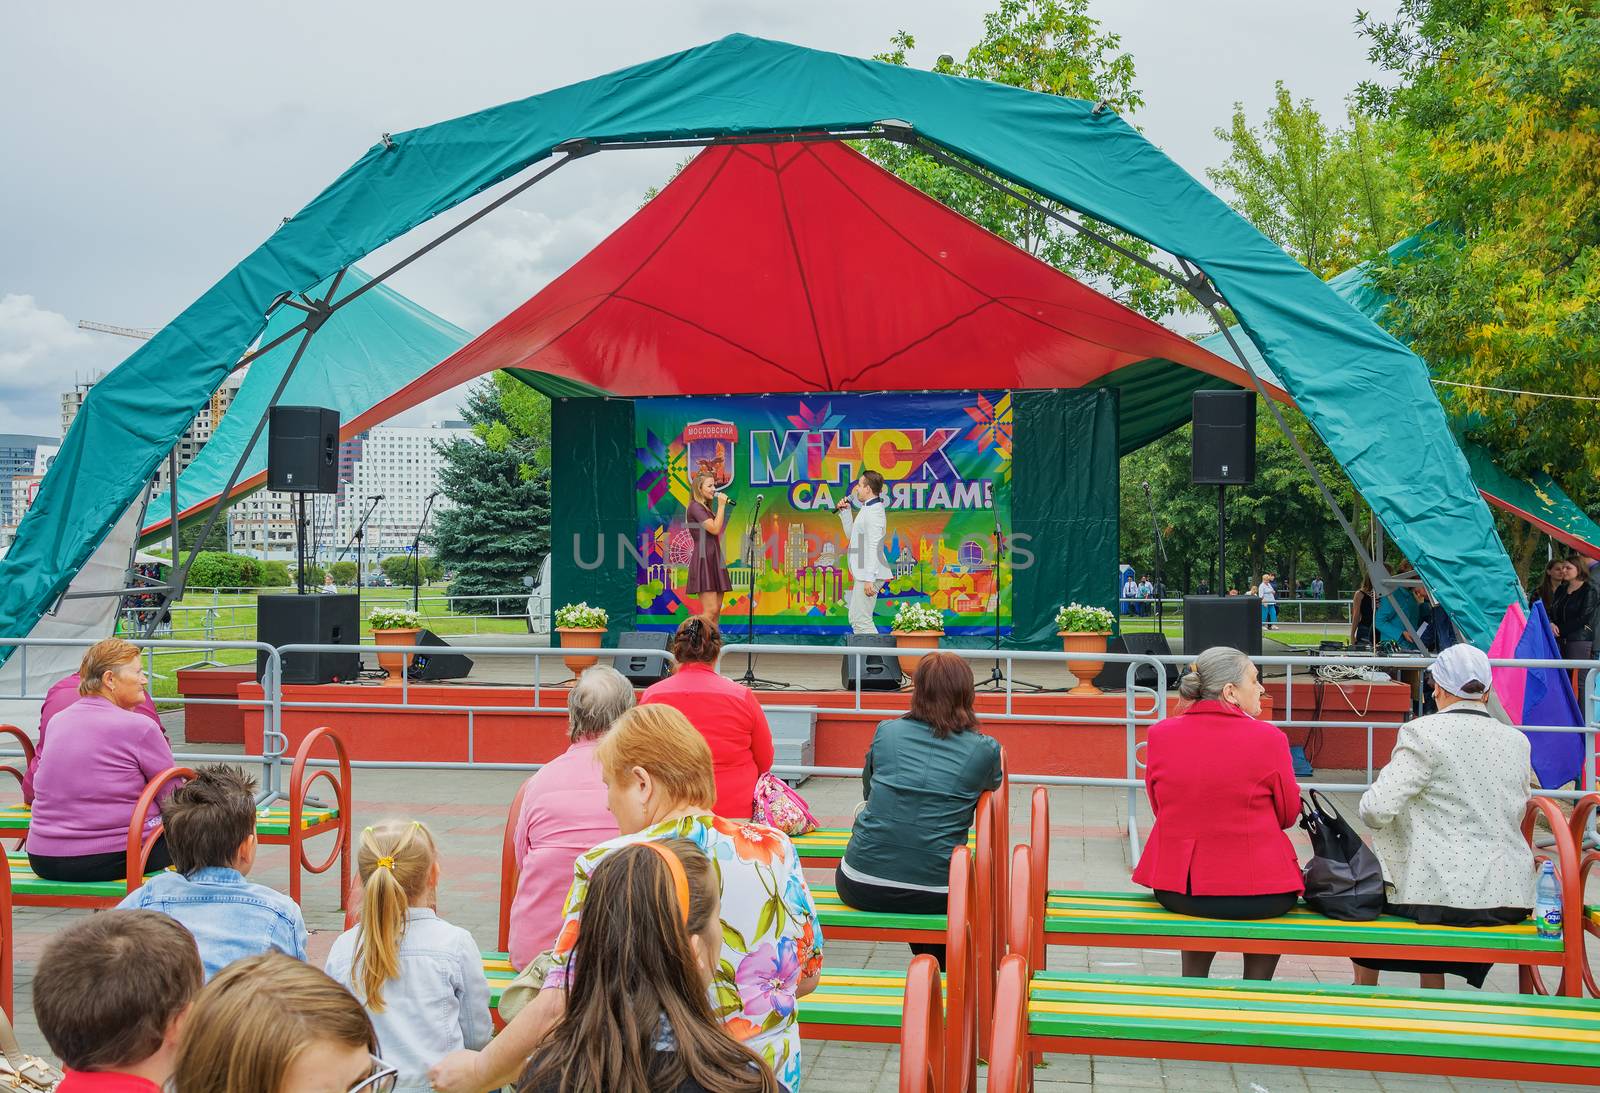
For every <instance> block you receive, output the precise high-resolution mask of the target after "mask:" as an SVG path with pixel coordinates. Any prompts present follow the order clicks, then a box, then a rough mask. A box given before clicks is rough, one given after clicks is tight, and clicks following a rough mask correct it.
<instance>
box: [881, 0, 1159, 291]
mask: <svg viewBox="0 0 1600 1093" xmlns="http://www.w3.org/2000/svg"><path fill="white" fill-rule="evenodd" d="M1088 9H1089V3H1088V0H1000V6H999V7H998V8H997V9H996V10H995V11H992V12H990V13H989V14H988V15H986V16H984V25H983V37H982V38H981V39H980V40H979V41H978V43H977V44H976V45H974V46H973V47H972V48H971V49H969V50H968V51H967V54H966V56H965V58H963V59H961V60H956V59H955V58H953V57H951V56H949V55H945V56H942V57H940V58H939V60H938V62H937V63H936V64H935V65H934V71H935V72H940V73H943V74H945V75H949V76H966V77H970V78H973V79H979V80H989V81H990V82H992V83H1001V84H1009V85H1011V86H1013V87H1025V88H1028V89H1029V90H1031V91H1038V92H1042V93H1044V94H1047V95H1061V96H1064V97H1070V98H1078V99H1086V100H1089V101H1091V102H1098V101H1101V100H1105V101H1106V102H1107V103H1108V104H1109V105H1110V106H1111V107H1112V108H1114V109H1116V110H1117V111H1118V113H1120V114H1122V115H1123V116H1124V117H1127V116H1129V115H1131V114H1132V113H1133V112H1134V111H1136V110H1137V109H1138V108H1139V107H1140V106H1141V105H1142V104H1143V102H1144V98H1143V96H1142V95H1141V94H1140V92H1139V90H1138V88H1137V86H1136V85H1135V82H1134V66H1133V56H1132V54H1130V53H1128V52H1126V51H1124V50H1123V49H1122V40H1121V38H1120V37H1119V36H1118V35H1116V34H1112V33H1110V32H1107V31H1105V30H1103V29H1102V28H1101V25H1100V23H1099V21H1098V20H1096V19H1095V18H1093V17H1092V16H1090V15H1089V14H1088ZM915 47H916V39H915V38H914V37H913V36H912V35H911V34H910V33H909V32H907V31H904V30H902V31H901V32H899V33H898V34H896V35H895V36H894V37H893V38H892V39H891V40H890V47H889V49H888V50H887V51H886V52H884V53H881V54H879V55H878V56H877V60H880V61H886V62H888V63H890V64H896V65H904V64H906V63H907V56H908V54H909V53H910V51H911V50H912V49H914V48H915ZM863 151H864V152H865V153H866V154H867V155H868V156H870V157H871V158H872V159H873V160H874V161H876V162H877V163H878V164H880V165H881V166H883V167H885V168H887V169H888V170H890V171H893V172H894V173H895V174H897V175H899V176H900V177H901V178H902V179H904V180H905V181H906V182H908V183H910V184H911V185H913V186H915V187H916V188H917V189H919V190H921V191H922V192H923V193H926V194H928V195H929V196H930V197H933V198H935V199H937V200H938V201H940V202H942V203H943V204H945V205H947V206H949V207H950V208H952V209H954V210H956V211H957V212H959V213H961V214H962V215H963V216H965V217H967V218H968V219H969V220H972V221H973V222H975V223H977V224H979V225H981V226H983V227H984V228H987V229H988V230H989V231H991V232H994V233H995V234H996V235H998V236H1000V237H1001V238H1002V239H1006V240H1009V241H1010V242H1012V243H1014V244H1016V245H1017V246H1018V247H1021V248H1022V249H1023V250H1025V251H1027V252H1028V253H1029V254H1031V255H1033V256H1034V257H1036V258H1038V259H1040V260H1042V261H1045V262H1048V263H1049V264H1050V265H1052V266H1055V267H1056V268H1057V269H1059V270H1062V271H1063V272H1065V273H1068V274H1071V275H1072V276H1074V277H1077V278H1078V279H1080V280H1084V281H1088V282H1091V283H1093V284H1094V285H1095V287H1096V288H1098V289H1099V290H1100V291H1103V292H1105V293H1106V294H1107V295H1110V296H1113V297H1115V298H1116V299H1118V300H1120V301H1121V302H1122V303H1125V304H1127V305H1128V306H1129V307H1131V308H1133V309H1134V310H1136V311H1139V312H1142V313H1143V314H1145V315H1148V316H1150V317H1151V318H1159V317H1160V316H1162V315H1164V314H1166V313H1167V312H1169V311H1171V310H1172V309H1173V308H1174V307H1175V306H1177V305H1178V304H1179V302H1180V301H1179V299H1178V294H1177V290H1176V289H1175V288H1174V287H1173V286H1172V285H1171V283H1170V282H1168V281H1167V280H1165V279H1164V278H1162V277H1160V276H1158V275H1156V274H1154V273H1152V272H1150V271H1149V270H1147V269H1145V268H1143V267H1142V266H1140V265H1139V264H1138V263H1136V262H1133V261H1131V260H1129V259H1128V258H1126V257H1125V256H1123V255H1121V254H1118V253H1117V252H1115V251H1113V250H1111V249H1109V248H1107V247H1104V246H1102V245H1101V244H1099V243H1096V242H1094V241H1092V240H1089V239H1085V238H1084V237H1082V236H1080V235H1078V234H1077V233H1075V232H1073V231H1071V230H1069V229H1067V228H1064V227H1062V226H1061V225H1060V224H1058V223H1056V222H1055V221H1053V220H1051V219H1050V218H1048V217H1046V216H1045V215H1044V214H1043V213H1041V212H1038V211H1036V210H1034V209H1031V208H1029V207H1028V206H1026V205H1023V204H1022V203H1021V202H1019V201H1017V200H1016V199H1015V198H1012V197H1008V196H1006V195H1005V194H1003V193H1000V192H999V191H998V190H996V189H994V188H993V187H992V186H989V185H987V184H986V183H984V182H981V181H979V180H978V179H975V178H973V177H971V176H970V175H968V174H966V173H964V172H963V171H960V170H958V169H956V168H954V167H949V166H946V165H944V164H942V163H939V162H937V161H936V160H933V159H931V158H929V157H928V156H926V155H924V154H923V153H921V152H919V151H917V150H915V149H912V148H908V147H906V146H905V145H901V144H895V143H891V142H889V141H870V142H867V144H866V146H865V147H864V148H863ZM952 154H953V153H952ZM969 166H972V167H973V169H974V170H976V171H978V172H979V173H980V174H983V175H986V176H988V177H991V178H993V177H995V176H994V175H993V173H992V172H989V171H986V170H984V169H983V168H981V167H977V166H976V165H969ZM1040 200H1041V202H1042V203H1043V204H1045V205H1046V206H1048V207H1050V208H1052V209H1053V210H1055V211H1056V212H1059V213H1070V214H1071V215H1072V216H1073V217H1074V218H1076V219H1078V220H1081V221H1082V222H1084V223H1085V224H1086V225H1087V226H1089V227H1091V228H1093V229H1094V230H1096V231H1099V232H1101V233H1103V234H1104V235H1107V236H1109V237H1110V238H1112V239H1114V240H1116V241H1117V242H1118V243H1119V244H1121V245H1122V246H1124V247H1126V248H1128V249H1129V250H1130V251H1132V252H1134V253H1135V254H1138V255H1141V256H1146V257H1148V256H1149V255H1151V254H1152V253H1153V252H1154V249H1153V248H1152V247H1151V246H1150V245H1149V244H1148V243H1145V242H1144V241H1143V240H1141V239H1136V238H1134V237H1133V236H1131V235H1128V234H1127V233H1126V232H1123V231H1121V230H1120V229H1118V228H1114V227H1112V226H1110V225H1108V224H1103V223H1100V222H1099V221H1097V220H1094V219H1092V218H1090V217H1086V216H1083V215H1082V214H1080V213H1077V212H1075V211H1073V210H1069V209H1067V208H1066V207H1065V206H1062V205H1058V204H1056V203H1055V202H1051V201H1048V200H1045V199H1043V198H1040Z"/></svg>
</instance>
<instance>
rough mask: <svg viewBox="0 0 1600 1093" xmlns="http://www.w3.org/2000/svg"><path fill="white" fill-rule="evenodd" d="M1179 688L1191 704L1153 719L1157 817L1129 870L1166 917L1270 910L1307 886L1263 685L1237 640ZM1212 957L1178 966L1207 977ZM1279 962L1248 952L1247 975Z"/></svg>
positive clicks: (1281, 747)
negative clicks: (1292, 838)
mask: <svg viewBox="0 0 1600 1093" xmlns="http://www.w3.org/2000/svg"><path fill="white" fill-rule="evenodd" d="M1178 689H1179V693H1180V694H1181V695H1182V696H1183V698H1185V699H1186V700H1188V701H1189V702H1190V703H1191V705H1190V706H1189V707H1188V708H1187V709H1185V710H1184V712H1182V713H1180V714H1178V715H1177V716H1176V717H1169V718H1167V719H1165V720H1163V721H1158V722H1157V723H1156V724H1154V725H1152V726H1150V735H1149V744H1148V747H1147V748H1146V752H1145V772H1144V780H1145V788H1146V791H1147V792H1148V794H1149V797H1150V809H1151V811H1152V812H1154V813H1155V826H1154V827H1153V828H1151V831H1150V838H1149V840H1148V841H1147V842H1146V843H1145V848H1144V853H1143V854H1142V855H1141V856H1140V858H1139V865H1138V867H1137V868H1136V869H1134V871H1133V879H1134V881H1135V883H1138V884H1142V885H1145V886H1146V887H1148V888H1153V889H1154V890H1155V895H1156V899H1157V900H1158V901H1160V903H1161V905H1162V906H1163V907H1165V908H1166V909H1167V910H1169V911H1171V912H1173V913H1174V914H1179V915H1193V916H1195V917H1199V918H1226V919H1258V918H1276V917H1277V916H1278V915H1281V914H1284V913H1285V912H1287V911H1288V910H1289V909H1290V908H1291V907H1293V906H1294V905H1295V903H1296V901H1297V900H1298V899H1299V898H1300V893H1301V891H1302V890H1303V889H1304V885H1303V884H1302V882H1301V879H1300V863H1299V860H1298V859H1297V858H1296V856H1295V851H1294V846H1293V845H1292V844H1291V843H1290V842H1289V837H1288V836H1287V835H1285V834H1284V829H1285V828H1288V827H1291V826H1293V824H1294V822H1295V820H1296V819H1297V818H1298V817H1299V814H1300V787H1299V785H1298V784H1297V783H1296V782H1295V778H1294V765H1293V763H1292V762H1291V761H1290V759H1289V742H1288V740H1287V739H1286V738H1285V737H1284V735H1283V733H1282V732H1281V731H1280V730H1279V729H1278V728H1277V727H1276V726H1273V725H1269V724H1267V723H1266V722H1264V721H1258V720H1257V717H1258V716H1259V715H1260V713H1261V696H1262V695H1263V694H1264V693H1265V691H1266V689H1265V688H1264V687H1262V686H1261V679H1260V675H1259V673H1258V672H1257V671H1256V666H1255V665H1254V664H1252V663H1251V662H1250V658H1249V657H1247V656H1246V655H1245V654H1243V653H1241V652H1240V651H1239V650H1237V649H1230V648H1228V647H1226V646H1217V647H1215V648H1211V649H1207V650H1206V651H1205V652H1203V653H1201V654H1200V655H1199V656H1198V657H1196V658H1195V661H1194V664H1193V665H1192V666H1191V667H1190V669H1189V671H1188V673H1187V674H1185V675H1184V677H1183V679H1182V680H1181V681H1180V682H1179V685H1178ZM1215 956H1216V954H1215V953H1208V952H1185V953H1184V954H1183V957H1182V961H1183V974H1184V975H1187V976H1199V977H1201V978H1204V977H1205V976H1207V975H1208V974H1210V971H1211V962H1212V959H1213V957H1215ZM1277 966H1278V956H1277V954H1275V953H1246V954H1245V956H1244V977H1245V978H1246V979H1271V978H1272V973H1273V972H1274V971H1275V970H1276V969H1277Z"/></svg>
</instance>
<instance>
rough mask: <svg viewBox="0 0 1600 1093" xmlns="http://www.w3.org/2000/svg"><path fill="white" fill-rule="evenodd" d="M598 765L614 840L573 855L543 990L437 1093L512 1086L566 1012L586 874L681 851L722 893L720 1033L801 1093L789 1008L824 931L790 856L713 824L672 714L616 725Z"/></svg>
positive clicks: (452, 1067)
mask: <svg viewBox="0 0 1600 1093" xmlns="http://www.w3.org/2000/svg"><path fill="white" fill-rule="evenodd" d="M599 759H600V766H601V769H602V770H603V771H604V773H605V780H606V790H607V800H608V802H609V804H610V808H611V812H612V815H614V816H616V818H617V826H618V827H619V828H620V829H621V830H622V832H623V834H622V835H621V836H619V837H618V838H615V839H612V840H611V841H609V842H606V843H602V844H601V845H599V846H597V847H595V848H594V849H593V850H590V851H589V852H588V853H586V854H581V855H579V857H578V860H577V862H576V864H575V866H574V878H573V882H572V891H571V892H570V893H568V895H567V909H566V921H565V922H564V924H563V925H562V928H561V933H560V937H559V939H558V940H557V942H556V948H555V951H554V954H553V961H554V966H553V968H552V969H551V972H550V974H549V976H548V977H547V978H546V980H545V983H544V989H543V990H541V991H540V992H539V995H538V997H537V998H535V999H534V1000H533V1001H532V1002H530V1003H529V1004H528V1005H527V1006H526V1007H524V1008H523V1009H522V1010H521V1011H520V1012H519V1013H518V1014H517V1015H516V1016H515V1017H513V1018H512V1019H511V1022H510V1023H509V1024H508V1025H507V1026H506V1027H505V1029H504V1030H503V1031H502V1032H501V1033H500V1035H499V1036H496V1037H495V1039H494V1041H493V1042H492V1043H490V1045H489V1047H488V1048H487V1049H486V1050H485V1051H483V1052H482V1053H481V1054H476V1055H475V1054H471V1053H465V1052H461V1053H457V1054H454V1055H451V1056H450V1057H448V1058H446V1059H444V1060H442V1061H441V1062H440V1064H439V1065H438V1066H436V1067H434V1069H433V1072H432V1075H431V1077H432V1078H433V1083H434V1087H435V1088H436V1089H439V1090H442V1091H444V1093H469V1091H470V1093H478V1091H481V1090H486V1089H492V1088H495V1087H498V1086H500V1085H502V1084H504V1083H505V1082H507V1081H510V1080H512V1079H513V1078H514V1077H515V1076H516V1075H517V1074H518V1073H519V1072H520V1071H521V1070H522V1065H523V1061H524V1060H526V1059H527V1057H528V1056H529V1054H531V1053H532V1051H533V1050H534V1049H535V1048H536V1047H538V1046H539V1044H540V1043H541V1041H543V1039H544V1038H545V1036H546V1035H547V1034H548V1033H549V1032H550V1030H551V1028H553V1027H554V1025H555V1024H556V1022H557V1020H558V1019H559V1018H560V1017H561V1014H562V1011H563V1010H564V1009H565V1007H566V991H567V989H568V987H569V985H570V975H571V971H572V968H571V961H572V952H573V945H574V944H575V942H576V941H577V939H578V937H579V936H580V929H579V927H580V924H581V923H582V922H583V921H584V909H585V906H586V904H587V902H588V895H589V885H590V880H591V878H592V876H593V874H594V870H595V867H596V866H597V865H599V864H600V863H601V862H602V861H604V860H605V859H606V858H607V857H608V856H609V855H610V854H612V853H613V852H615V851H616V850H618V849H620V848H622V847H625V846H632V845H635V844H637V843H641V842H650V841H655V840H660V839H688V840H689V841H691V842H692V843H694V844H695V845H696V846H698V847H699V848H700V849H701V850H702V851H704V852H705V853H706V855H707V856H708V857H710V858H712V859H713V860H714V861H715V862H716V863H717V867H718V869H717V871H718V875H719V877H720V880H721V884H722V887H721V890H720V892H719V893H718V895H719V899H720V908H721V909H720V912H719V915H720V918H721V922H722V926H723V927H724V928H723V929H722V949H721V953H720V959H719V966H720V965H721V964H723V963H726V965H727V966H728V967H729V968H732V969H733V974H732V977H731V980H730V978H729V977H728V976H727V975H726V974H725V973H723V972H719V973H718V976H717V981H716V983H715V984H714V985H713V987H712V988H711V993H712V995H713V1002H714V1003H715V1002H716V1000H717V999H718V998H727V999H729V1000H730V1001H731V1000H732V999H733V998H734V997H737V998H738V1000H739V1007H738V1008H737V1009H732V1010H728V1011H727V1012H726V1013H725V1016H723V1018H722V1020H723V1024H724V1025H725V1026H726V1028H727V1029H728V1031H729V1032H730V1033H731V1034H732V1035H733V1036H734V1037H735V1038H737V1039H739V1040H742V1041H743V1042H744V1043H746V1044H747V1045H748V1046H749V1047H750V1048H751V1049H752V1050H754V1051H755V1052H757V1053H758V1054H759V1055H760V1056H761V1057H762V1059H764V1060H765V1061H766V1063H767V1065H768V1066H770V1067H771V1068H772V1070H773V1072H774V1073H775V1074H776V1075H777V1078H778V1081H779V1083H780V1084H781V1085H782V1086H783V1087H784V1088H785V1089H787V1090H789V1091H790V1093H793V1091H794V1090H796V1089H797V1088H798V1087H799V1084H800V1030H799V1021H798V1016H799V1015H798V1012H797V1007H796V1002H797V1000H798V999H799V998H801V997H803V996H804V995H806V994H809V993H810V992H811V991H812V990H814V989H815V988H816V984H817V980H818V978H819V977H820V975H821V971H822V931H821V929H820V928H819V926H818V924H817V914H816V907H815V905H814V904H813V902H812V899H811V889H810V888H809V887H807V885H806V880H805V874H804V872H803V871H802V870H801V867H800V858H799V856H798V855H797V854H796V853H795V849H794V845H793V844H792V843H790V842H789V839H788V836H786V835H784V834H783V833H782V832H780V831H776V830H774V829H772V828H770V827H764V826H762V825H760V824H754V823H750V822H748V821H743V822H735V821H732V820H727V819H724V818H722V817H720V816H714V815H712V814H711V804H712V802H713V801H714V800H715V799H716V782H715V780H714V777H713V773H712V771H713V768H712V761H711V751H710V748H709V747H708V746H707V745H706V742H705V739H704V738H703V737H701V736H700V734H699V733H698V732H696V731H695V729H694V726H693V725H691V724H689V721H688V719H687V718H685V717H684V716H683V714H681V713H679V712H678V711H677V710H676V709H673V708H672V707H670V706H666V705H663V704H659V703H658V704H655V705H649V706H639V707H637V708H636V709H632V710H629V711H628V712H627V713H625V714H623V715H622V717H621V718H620V719H619V720H618V721H617V724H616V726H615V727H614V728H613V729H612V730H611V731H610V732H609V733H607V734H606V736H605V737H604V739H602V740H601V741H600V749H599ZM774 899H776V900H777V908H776V910H777V913H776V914H774V904H773V901H774ZM541 959H543V958H542V957H541Z"/></svg>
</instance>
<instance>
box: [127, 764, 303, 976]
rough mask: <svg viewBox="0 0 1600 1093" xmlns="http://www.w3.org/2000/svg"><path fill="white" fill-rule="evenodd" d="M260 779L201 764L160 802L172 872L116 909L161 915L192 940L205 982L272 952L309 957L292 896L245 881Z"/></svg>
mask: <svg viewBox="0 0 1600 1093" xmlns="http://www.w3.org/2000/svg"><path fill="white" fill-rule="evenodd" d="M255 789H256V784H255V780H254V779H252V778H250V777H249V776H248V775H246V774H245V773H244V771H242V770H240V769H239V768H238V767H228V766H215V767H202V768H200V770H199V772H198V773H197V774H196V775H195V777H194V778H192V779H190V780H189V781H188V782H185V783H184V784H183V785H182V786H181V787H179V789H178V791H177V792H176V793H174V794H172V796H170V797H168V798H167V799H166V800H165V801H163V802H162V804H161V820H162V823H163V824H165V826H166V832H167V847H168V849H169V850H170V852H171V854H172V871H169V872H165V873H158V874H156V875H155V876H154V877H151V878H150V879H149V880H147V881H145V883H144V884H143V885H142V886H140V887H139V888H137V889H135V890H134V891H132V892H130V893H129V894H128V897H127V898H126V899H124V900H123V901H122V902H121V903H120V904H118V907H119V909H143V910H148V911H161V912H163V913H165V914H168V915H171V916H172V917H173V918H175V919H177V920H178V921H179V922H181V923H182V924H183V925H184V927H185V928H186V929H188V931H189V932H190V933H191V934H193V935H194V939H195V942H196V944H198V945H199V947H200V960H201V962H202V963H203V964H204V965H205V975H206V979H207V980H210V978H211V977H212V976H213V975H215V974H216V973H217V972H218V971H220V970H221V969H222V968H224V967H226V966H227V965H229V964H231V963H233V962H234V961H235V960H238V959H240V958H241V957H246V956H255V955H256V954H258V953H264V952H267V951H269V950H271V949H277V950H278V951H280V952H284V953H288V954H289V955H290V956H292V957H296V958H297V959H300V960H304V959H305V958H306V924H305V919H304V918H302V917H301V915H300V907H299V905H298V904H296V903H295V902H294V901H293V900H292V899H290V898H289V897H288V896H286V895H283V894H282V893H281V892H275V891H273V890H272V889H271V888H268V887H266V886H265V885H261V884H253V883H251V882H250V881H248V880H246V879H245V875H246V874H247V873H249V872H250V867H251V866H252V865H254V864H255V860H256V805H255Z"/></svg>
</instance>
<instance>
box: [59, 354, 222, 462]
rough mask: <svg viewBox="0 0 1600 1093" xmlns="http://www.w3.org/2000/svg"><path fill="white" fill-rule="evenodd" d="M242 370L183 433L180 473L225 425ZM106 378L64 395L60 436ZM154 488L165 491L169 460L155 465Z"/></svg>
mask: <svg viewBox="0 0 1600 1093" xmlns="http://www.w3.org/2000/svg"><path fill="white" fill-rule="evenodd" d="M244 376H245V372H244V370H243V369H240V370H237V371H234V372H232V373H230V374H229V375H228V377H227V379H225V380H223V381H222V386H220V387H218V388H217V389H216V391H215V392H213V393H212V395H211V398H210V399H208V400H207V401H206V404H205V405H204V406H202V407H200V412H199V413H197V414H196V415H195V416H194V420H193V421H191V422H190V423H189V428H187V429H185V430H184V433H183V436H181V437H179V438H178V473H179V474H182V473H183V472H184V470H185V469H186V468H187V467H188V466H189V464H191V463H193V462H194V460H195V457H196V456H198V455H199V454H200V449H202V448H204V447H205V446H206V442H207V441H208V440H210V439H211V434H212V433H214V432H215V431H216V428H217V426H218V425H220V424H221V423H222V417H223V415H224V414H226V413H227V411H228V407H229V406H231V405H232V404H233V399H234V396H235V395H237V394H238V393H239V385H240V384H241V383H243V382H244ZM104 378H105V373H104V372H102V373H100V375H98V376H96V377H95V378H94V379H92V380H90V381H89V382H87V383H79V384H74V385H73V388H72V390H70V391H63V392H62V393H61V435H62V436H66V435H67V430H68V429H70V428H71V427H72V422H73V421H74V420H75V419H76V418H77V416H78V411H79V410H81V409H83V402H84V400H85V399H86V398H88V397H89V392H90V390H91V389H93V387H94V385H95V384H96V383H98V382H100V380H102V379H104ZM155 485H156V488H157V489H166V486H167V461H166V460H165V459H163V460H162V461H161V462H160V463H159V464H157V466H156V473H155Z"/></svg>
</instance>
